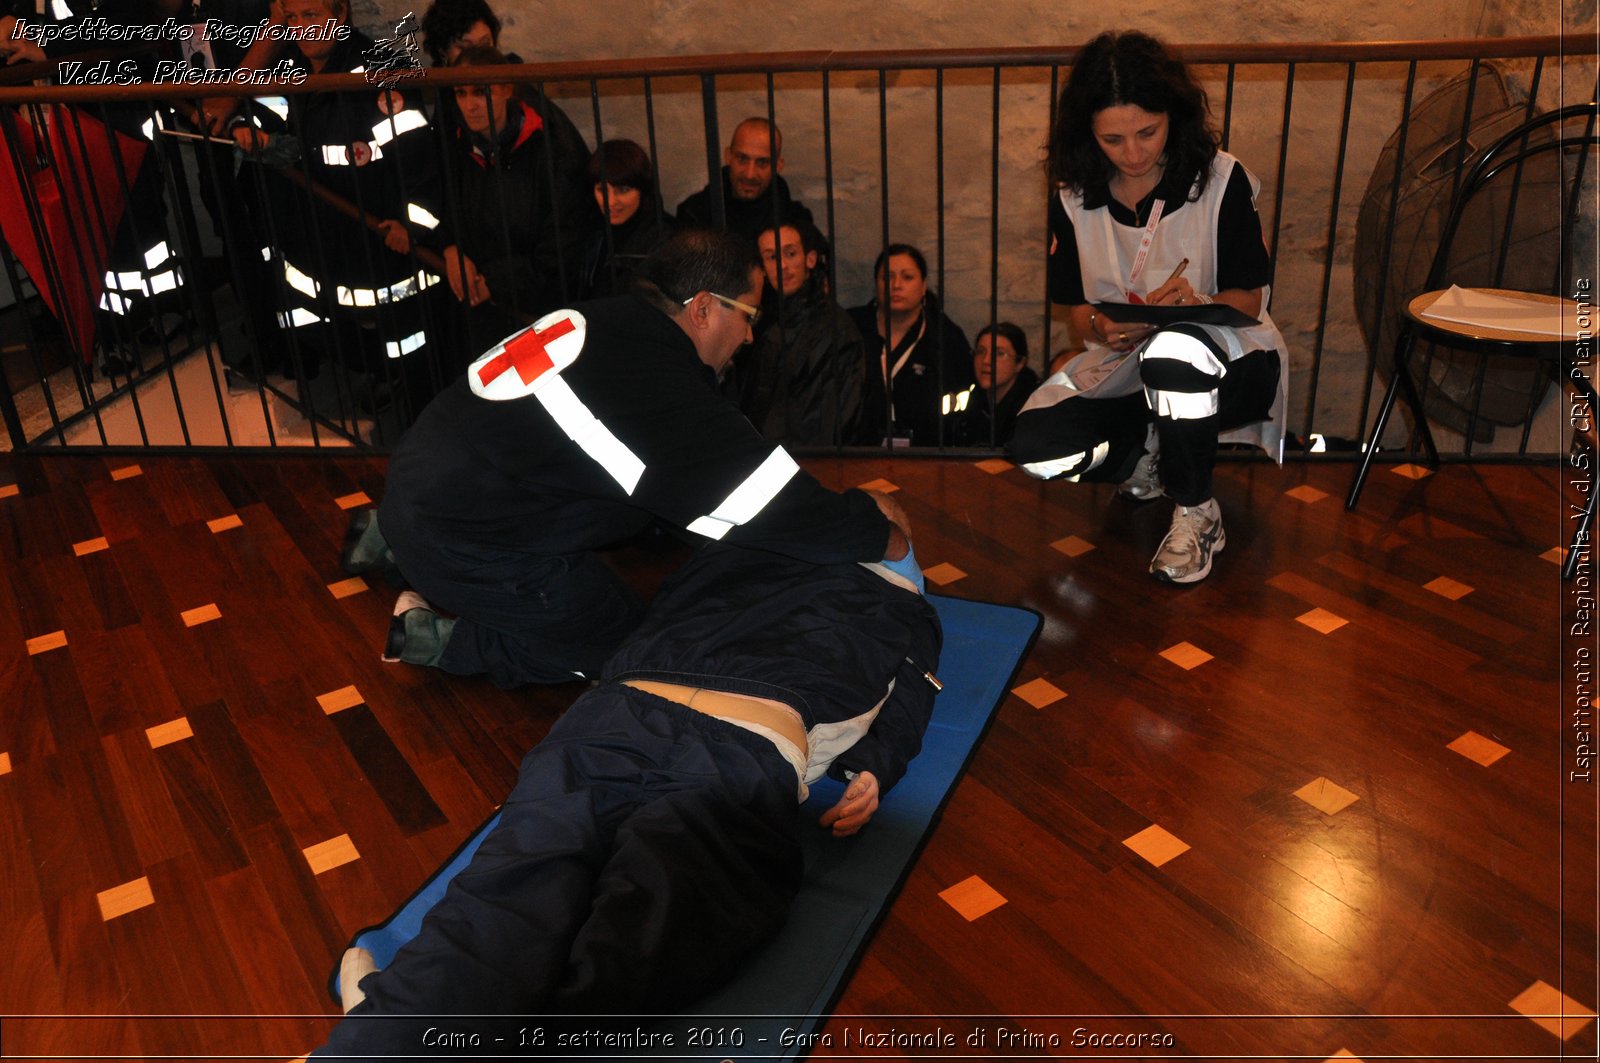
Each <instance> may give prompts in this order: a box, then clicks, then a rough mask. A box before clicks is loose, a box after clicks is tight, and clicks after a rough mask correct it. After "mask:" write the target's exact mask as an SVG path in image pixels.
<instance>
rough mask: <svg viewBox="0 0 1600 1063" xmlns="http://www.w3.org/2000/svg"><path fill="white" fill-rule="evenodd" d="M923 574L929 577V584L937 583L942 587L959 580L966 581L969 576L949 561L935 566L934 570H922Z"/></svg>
mask: <svg viewBox="0 0 1600 1063" xmlns="http://www.w3.org/2000/svg"><path fill="white" fill-rule="evenodd" d="M922 574H923V575H924V576H926V577H927V579H928V582H929V583H937V584H938V585H939V586H941V587H943V586H944V585H945V584H947V583H954V582H955V581H956V580H958V579H965V578H966V576H967V574H966V573H965V572H963V571H961V570H960V569H959V568H957V567H956V566H954V565H952V564H951V563H950V562H948V561H946V562H944V563H943V564H940V565H934V566H933V567H932V568H925V569H923V570H922Z"/></svg>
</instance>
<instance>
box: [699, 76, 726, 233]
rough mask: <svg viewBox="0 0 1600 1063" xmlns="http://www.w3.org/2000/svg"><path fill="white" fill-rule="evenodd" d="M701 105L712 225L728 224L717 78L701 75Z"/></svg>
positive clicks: (716, 226) (716, 227) (720, 226)
mask: <svg viewBox="0 0 1600 1063" xmlns="http://www.w3.org/2000/svg"><path fill="white" fill-rule="evenodd" d="M700 107H701V110H702V112H703V113H702V117H703V120H704V122H705V130H706V189H707V191H708V192H709V193H710V194H709V196H707V198H708V199H709V200H710V201H711V202H710V206H711V227H712V228H713V229H721V228H724V227H725V226H726V225H727V224H728V210H727V207H726V206H724V205H723V202H722V154H721V148H722V134H721V133H720V132H719V131H718V130H717V78H716V75H715V74H701V75H700Z"/></svg>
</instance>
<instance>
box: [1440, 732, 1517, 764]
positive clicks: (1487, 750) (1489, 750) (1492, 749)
mask: <svg viewBox="0 0 1600 1063" xmlns="http://www.w3.org/2000/svg"><path fill="white" fill-rule="evenodd" d="M1445 748H1446V749H1449V750H1453V751H1454V752H1457V753H1460V754H1461V755H1462V756H1463V757H1466V758H1467V759H1468V760H1472V761H1477V762H1478V763H1479V764H1482V765H1483V766H1484V767H1486V768H1487V767H1488V766H1489V765H1491V764H1493V763H1494V762H1495V761H1497V760H1499V759H1500V758H1501V757H1503V756H1505V755H1506V754H1507V753H1509V752H1511V750H1509V749H1507V748H1506V747H1505V746H1503V745H1501V744H1500V743H1499V742H1496V741H1495V740H1494V739H1492V738H1485V737H1483V735H1481V734H1479V733H1478V732H1477V731H1468V732H1467V733H1466V734H1464V735H1462V736H1461V737H1460V738H1458V739H1456V740H1455V741H1454V742H1451V743H1450V744H1449V745H1447V746H1445Z"/></svg>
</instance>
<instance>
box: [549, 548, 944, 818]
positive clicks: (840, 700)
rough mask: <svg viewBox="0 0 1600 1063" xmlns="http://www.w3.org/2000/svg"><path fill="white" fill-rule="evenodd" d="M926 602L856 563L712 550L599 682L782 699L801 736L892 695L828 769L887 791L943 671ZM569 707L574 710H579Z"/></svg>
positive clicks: (922, 724)
mask: <svg viewBox="0 0 1600 1063" xmlns="http://www.w3.org/2000/svg"><path fill="white" fill-rule="evenodd" d="M941 640H942V633H941V631H940V628H939V618H938V614H937V613H935V612H934V609H933V606H931V605H929V604H928V602H927V600H926V599H924V598H923V597H922V596H921V595H920V594H917V593H916V592H915V591H912V590H908V589H903V588H902V587H901V586H898V585H896V584H894V583H891V582H890V581H888V580H886V579H885V578H884V577H883V576H881V575H879V574H878V573H877V572H876V571H874V570H872V569H869V568H867V567H865V566H862V565H822V566H817V565H808V564H804V563H802V562H797V561H793V560H790V559H789V558H785V557H780V556H777V555H773V554H767V553H762V552H760V551H755V550H743V549H739V548H737V547H732V546H727V545H722V544H716V545H711V546H707V547H705V548H703V549H702V550H701V551H700V552H699V553H697V554H696V555H695V556H694V558H693V559H692V560H691V561H690V562H689V563H688V564H687V565H685V566H684V567H683V568H682V569H680V570H679V571H678V572H677V573H675V574H674V575H673V576H672V577H671V578H670V579H669V580H668V581H667V582H666V583H665V584H664V585H663V586H662V588H661V591H660V593H659V594H658V595H657V596H656V600H655V602H654V603H653V604H652V605H651V608H650V612H649V613H648V614H647V616H646V617H645V621H644V623H643V624H642V625H640V626H639V628H638V629H637V630H636V631H635V632H634V633H633V634H632V635H630V636H628V639H627V641H625V642H624V643H623V644H622V646H621V647H620V648H618V650H617V652H616V653H615V654H614V655H613V656H612V658H611V660H610V661H609V662H607V664H606V669H605V672H604V674H603V675H602V679H603V680H604V681H607V682H621V681H624V680H628V679H656V680H661V681H663V682H671V683H682V684H684V685H686V686H701V687H706V688H709V689H713V690H725V691H729V692H731V693H736V694H753V695H755V696H757V697H764V698H772V699H774V700H776V701H781V702H783V703H785V704H787V705H789V706H790V707H792V708H794V709H796V710H798V711H799V713H800V715H801V717H802V718H803V719H804V721H805V726H806V730H807V731H808V732H810V733H812V735H813V736H815V734H816V732H817V729H818V728H826V727H827V725H829V724H836V723H840V722H843V721H846V720H849V719H852V718H855V717H859V716H861V715H862V714H863V713H864V712H865V711H866V710H868V709H870V708H871V707H872V706H874V705H877V704H878V703H879V702H880V701H883V699H884V694H885V692H886V691H888V690H889V684H890V682H891V681H892V682H893V683H894V689H893V692H892V693H891V694H890V696H889V698H888V700H887V701H886V702H884V704H883V707H882V709H880V710H879V712H878V715H877V717H876V718H875V719H873V720H872V721H871V727H870V729H869V730H868V731H867V733H866V735H865V736H864V737H862V738H861V739H860V740H858V741H857V742H856V744H855V745H853V746H851V747H850V748H849V749H847V750H845V751H844V752H843V753H840V754H839V756H838V757H837V758H836V759H835V760H834V761H833V763H832V765H831V766H830V767H829V769H828V774H830V775H832V776H833V777H834V778H843V777H844V773H845V772H852V773H853V772H861V771H870V772H872V774H873V775H875V776H877V778H878V786H879V789H880V790H881V791H884V792H887V791H888V790H889V788H890V787H892V786H894V784H895V783H896V782H898V781H899V780H900V777H901V776H902V775H904V774H905V769H906V764H907V763H908V762H909V761H910V760H911V758H912V757H914V756H916V755H917V752H918V751H919V750H920V749H921V748H922V733H923V731H924V730H926V729H927V725H928V717H929V715H930V714H931V713H932V711H933V699H934V694H935V690H934V688H933V685H932V684H931V683H930V682H929V681H928V680H927V678H926V677H925V676H924V672H933V671H934V670H935V669H936V668H937V667H938V663H939V649H940V644H941ZM575 711H576V710H575Z"/></svg>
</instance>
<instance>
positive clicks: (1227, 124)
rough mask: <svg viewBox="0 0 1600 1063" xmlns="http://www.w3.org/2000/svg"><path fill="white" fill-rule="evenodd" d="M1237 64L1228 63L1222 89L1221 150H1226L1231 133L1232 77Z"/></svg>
mask: <svg viewBox="0 0 1600 1063" xmlns="http://www.w3.org/2000/svg"><path fill="white" fill-rule="evenodd" d="M1237 69H1238V66H1237V64H1235V63H1229V64H1228V77H1227V81H1226V85H1225V87H1224V88H1223V90H1222V150H1223V151H1227V150H1228V139H1229V137H1230V136H1231V135H1232V134H1233V79H1234V74H1235V72H1236V71H1237Z"/></svg>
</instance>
